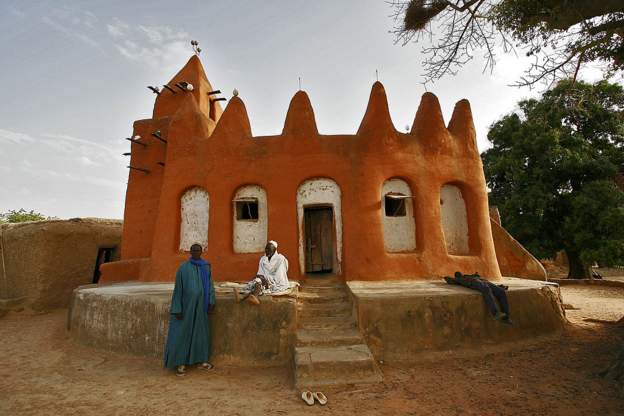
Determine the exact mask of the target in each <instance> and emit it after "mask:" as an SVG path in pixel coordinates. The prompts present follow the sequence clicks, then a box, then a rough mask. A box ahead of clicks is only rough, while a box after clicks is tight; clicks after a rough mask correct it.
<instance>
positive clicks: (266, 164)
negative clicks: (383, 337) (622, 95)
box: [100, 56, 500, 282]
mask: <svg viewBox="0 0 624 416" xmlns="http://www.w3.org/2000/svg"><path fill="white" fill-rule="evenodd" d="M179 81H186V82H190V83H191V84H193V86H194V89H193V91H189V92H182V91H178V92H177V93H176V94H173V93H171V92H170V91H167V90H164V91H163V92H162V93H161V94H160V95H159V96H158V97H157V99H156V104H155V106H154V114H153V118H152V119H148V120H140V121H137V122H135V123H134V135H139V136H141V138H140V139H139V141H140V142H142V143H144V144H146V146H142V145H140V144H137V143H133V144H132V145H131V146H132V149H131V151H132V152H131V161H130V164H131V165H132V166H136V167H141V168H144V169H148V170H149V173H145V172H142V171H136V170H131V171H130V173H129V181H128V190H127V194H126V205H125V214H124V230H123V240H122V253H121V260H120V261H118V262H114V263H108V264H105V265H103V268H102V272H103V275H102V278H101V279H100V281H103V282H113V281H125V280H142V281H173V280H174V279H175V271H176V269H177V267H178V265H179V264H180V263H181V262H182V261H184V260H185V259H186V258H187V257H188V253H185V252H181V251H180V250H179V244H180V222H181V219H180V218H181V213H180V210H181V202H180V199H181V197H182V195H183V194H184V192H185V191H186V190H188V189H189V188H192V187H201V188H203V189H205V190H206V191H207V193H208V195H209V201H210V207H209V227H208V247H207V249H206V250H205V251H204V258H206V259H207V260H209V261H210V262H211V263H212V268H213V276H214V278H215V280H218V281H223V280H233V281H243V280H247V279H249V278H250V277H252V276H253V275H254V274H255V272H256V270H257V265H258V260H259V256H260V255H261V254H260V253H245V254H240V253H235V252H234V249H233V232H232V229H233V226H234V224H233V222H234V219H233V202H232V201H233V198H234V195H235V192H236V190H237V189H238V188H240V187H241V186H244V185H259V186H261V187H263V188H264V189H265V191H266V194H267V201H268V235H267V236H268V238H269V239H272V240H276V241H278V243H279V251H280V252H281V253H282V254H284V255H285V256H286V257H287V258H288V259H289V263H290V269H289V272H288V274H289V277H290V278H291V279H295V280H301V279H303V278H304V277H305V273H304V271H303V270H300V262H299V233H300V232H301V230H299V225H298V218H297V191H298V188H299V186H300V185H301V184H302V183H303V182H304V181H306V180H308V179H312V178H328V179H331V180H333V181H335V182H336V183H337V184H338V186H339V187H340V191H341V206H342V212H341V214H342V261H341V264H340V266H339V267H340V275H341V276H343V278H344V279H346V280H389V279H428V278H434V277H439V276H443V275H448V274H452V273H453V272H455V271H456V270H461V271H463V272H466V273H472V272H476V271H478V272H479V273H480V274H482V275H484V276H487V277H488V278H491V279H498V278H500V270H499V267H498V263H497V260H496V254H495V251H494V243H493V240H492V230H491V227H490V218H489V212H488V202H487V194H486V184H485V178H484V174H483V167H482V164H481V158H480V156H479V153H478V151H477V147H476V138H475V129H474V125H473V121H472V115H471V110H470V104H469V103H468V101H466V100H462V101H459V102H458V103H457V104H456V106H455V110H454V112H453V116H452V118H451V121H450V122H449V124H448V127H447V126H445V124H444V120H443V118H442V113H441V110H440V105H439V102H438V99H437V98H436V97H435V96H434V95H433V94H431V93H426V94H424V95H423V97H422V100H421V103H420V106H419V108H418V111H417V113H416V117H415V120H414V123H413V127H412V130H411V131H410V132H409V133H408V134H404V133H400V132H398V131H397V130H396V129H395V128H394V126H393V124H392V121H391V118H390V114H389V111H388V103H387V99H386V93H385V91H384V88H383V86H382V84H381V83H379V82H376V83H375V84H374V85H373V87H372V91H371V94H370V99H369V102H368V107H367V109H366V113H365V115H364V118H363V120H362V122H361V125H360V127H359V129H358V131H357V133H356V134H355V135H320V134H319V133H318V130H317V127H316V122H315V118H314V112H313V110H312V106H311V104H310V101H309V99H308V96H307V94H306V93H305V92H303V91H299V92H297V93H296V94H295V96H294V97H293V99H292V101H291V103H290V107H289V109H288V114H287V116H286V121H285V123H284V129H283V132H282V134H281V135H278V136H266V137H253V136H252V133H251V127H250V124H249V119H248V116H247V111H246V109H245V105H244V103H243V101H242V100H241V99H240V98H238V97H233V98H232V99H231V100H230V101H229V103H228V105H227V107H226V109H225V111H223V112H222V111H221V108H220V107H219V106H218V103H217V102H211V101H210V96H209V95H208V92H209V91H211V90H212V87H211V86H210V83H209V82H208V80H207V78H206V75H205V73H204V71H203V68H202V66H201V63H200V61H199V59H198V58H197V57H196V56H193V57H192V58H191V59H190V60H189V62H188V63H187V64H186V66H185V67H184V68H183V69H182V70H181V71H180V72H179V73H178V74H177V75H176V76H175V77H174V78H173V79H172V80H171V81H170V82H169V84H168V85H171V86H173V85H174V84H175V83H176V82H179ZM156 130H160V133H161V137H163V138H164V139H165V140H166V141H167V143H163V142H161V141H160V140H158V139H156V138H155V137H153V136H152V135H151V134H152V133H153V132H154V131H156ZM158 162H164V166H161V165H159V164H158ZM391 178H400V179H402V180H404V181H405V182H407V184H409V186H410V188H411V191H412V194H413V198H411V199H408V200H407V203H411V204H413V207H412V208H413V213H414V220H415V229H416V250H414V251H410V252H402V253H389V252H386V250H385V248H384V237H383V229H382V203H383V198H382V196H381V189H382V185H383V183H384V181H386V180H388V179H391ZM445 184H452V185H455V186H457V187H458V188H459V189H460V190H461V192H462V196H463V199H464V201H465V205H466V211H467V221H468V236H469V237H468V246H469V251H468V254H466V255H450V254H448V253H447V249H446V244H445V239H444V233H443V228H442V223H441V213H440V189H441V187H442V186H443V185H445Z"/></svg>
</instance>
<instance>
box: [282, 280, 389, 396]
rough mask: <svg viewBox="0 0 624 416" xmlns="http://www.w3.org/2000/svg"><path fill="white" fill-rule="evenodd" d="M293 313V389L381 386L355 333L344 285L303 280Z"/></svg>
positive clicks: (368, 355)
mask: <svg viewBox="0 0 624 416" xmlns="http://www.w3.org/2000/svg"><path fill="white" fill-rule="evenodd" d="M297 308H298V313H297V315H298V327H297V341H296V345H295V360H294V361H295V384H296V386H297V388H299V389H312V388H314V387H327V386H338V385H345V384H368V383H378V382H381V381H382V376H381V372H380V371H379V369H378V368H377V364H376V363H375V359H374V358H373V355H372V354H371V352H370V350H369V349H368V346H367V345H366V343H365V342H364V339H363V338H362V336H361V335H360V333H359V331H358V328H357V322H356V321H355V318H354V317H353V305H352V304H351V299H350V297H349V294H348V292H347V287H346V285H345V284H344V283H343V282H341V281H339V280H338V279H337V278H336V277H333V276H332V277H317V278H308V279H307V282H306V283H305V284H304V285H302V287H301V288H300V290H299V301H298V305H297Z"/></svg>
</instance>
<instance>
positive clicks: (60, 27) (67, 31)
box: [41, 16, 98, 46]
mask: <svg viewBox="0 0 624 416" xmlns="http://www.w3.org/2000/svg"><path fill="white" fill-rule="evenodd" d="M41 21H42V22H43V23H45V24H46V25H48V26H50V27H51V28H52V29H54V30H56V31H57V32H60V33H63V34H64V35H66V36H67V37H70V38H74V39H77V40H79V41H81V42H84V43H86V44H87V45H89V46H98V42H96V41H95V40H94V39H92V38H91V37H89V36H88V35H86V34H84V33H81V32H79V31H77V30H74V29H72V28H71V27H70V26H68V25H64V24H61V23H58V22H56V21H54V20H52V18H50V17H49V16H44V17H42V18H41Z"/></svg>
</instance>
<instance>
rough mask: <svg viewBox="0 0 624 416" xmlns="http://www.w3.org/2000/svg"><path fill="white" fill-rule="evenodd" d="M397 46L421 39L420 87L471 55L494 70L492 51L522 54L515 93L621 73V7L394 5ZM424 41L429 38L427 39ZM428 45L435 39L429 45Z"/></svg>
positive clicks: (618, 1)
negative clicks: (524, 64)
mask: <svg viewBox="0 0 624 416" xmlns="http://www.w3.org/2000/svg"><path fill="white" fill-rule="evenodd" d="M391 5H392V7H393V9H394V13H393V17H394V19H395V22H397V26H396V27H395V29H394V30H393V33H394V34H395V39H396V42H400V43H402V44H403V45H406V44H407V43H409V42H410V41H412V40H415V41H422V40H426V39H427V37H428V39H429V42H430V46H427V47H424V48H423V52H424V54H425V56H426V58H425V60H424V62H423V64H424V67H425V81H426V82H429V81H435V80H437V79H439V78H441V77H443V76H444V75H446V74H451V75H452V74H455V73H456V71H457V70H458V69H459V68H460V67H461V66H463V65H464V64H465V63H467V62H468V61H469V60H471V59H472V58H473V56H474V54H475V53H476V52H478V51H483V52H484V58H485V62H486V63H485V67H484V70H486V69H488V68H489V69H490V70H491V69H493V67H494V65H495V62H496V59H495V58H496V50H497V49H498V48H499V47H502V50H503V51H504V52H506V53H507V52H511V51H514V52H515V47H516V46H518V47H521V48H523V49H526V52H525V53H526V55H527V56H532V57H534V59H535V60H534V63H533V64H532V65H531V67H530V68H529V69H528V70H527V71H526V73H525V76H523V77H522V78H521V79H520V80H519V81H518V82H517V85H518V86H533V85H535V84H536V83H545V84H546V85H548V86H552V85H554V84H555V83H556V82H557V81H559V80H562V79H565V78H573V79H576V76H577V74H578V72H579V69H580V68H581V66H582V65H584V64H587V63H590V62H599V63H602V64H604V70H605V75H606V76H607V77H608V76H611V75H614V74H616V73H618V72H621V71H624V1H622V0H600V1H597V0H393V1H391ZM427 35H428V36H427ZM434 38H436V39H435V40H434Z"/></svg>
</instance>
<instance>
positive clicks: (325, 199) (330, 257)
mask: <svg viewBox="0 0 624 416" xmlns="http://www.w3.org/2000/svg"><path fill="white" fill-rule="evenodd" d="M297 217H298V223H299V266H300V268H301V270H302V272H303V273H316V272H321V273H330V272H331V273H340V267H341V262H342V206H341V193H340V187H339V186H338V184H337V183H336V182H334V181H333V180H331V179H327V178H318V179H309V180H307V181H305V182H304V183H302V184H301V186H299V189H298V190H297Z"/></svg>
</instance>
